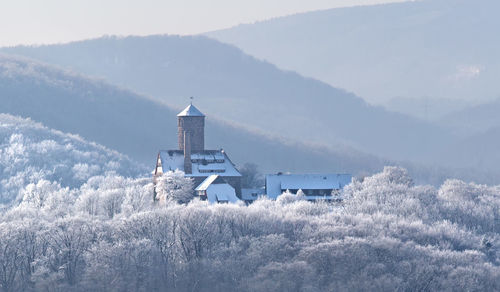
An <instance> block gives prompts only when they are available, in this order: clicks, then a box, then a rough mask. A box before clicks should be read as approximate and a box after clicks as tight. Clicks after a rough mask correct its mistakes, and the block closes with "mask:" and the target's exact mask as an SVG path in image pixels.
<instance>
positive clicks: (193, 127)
mask: <svg viewBox="0 0 500 292" xmlns="http://www.w3.org/2000/svg"><path fill="white" fill-rule="evenodd" d="M177 119H178V133H177V134H178V138H179V139H178V141H179V150H184V146H185V145H184V143H185V141H189V143H190V144H191V145H188V146H190V147H189V148H190V149H191V151H203V150H205V115H204V114H203V113H201V112H200V111H199V110H198V109H197V108H196V107H195V106H194V105H193V104H190V105H189V106H188V107H186V108H185V109H184V110H183V111H182V112H180V113H179V114H178V115H177ZM186 135H189V137H188V138H187V139H186V137H185V136H186Z"/></svg>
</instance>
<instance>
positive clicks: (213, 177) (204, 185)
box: [195, 174, 226, 191]
mask: <svg viewBox="0 0 500 292" xmlns="http://www.w3.org/2000/svg"><path fill="white" fill-rule="evenodd" d="M219 177H220V176H219V175H217V174H213V175H211V176H209V177H207V178H206V179H205V180H204V181H203V182H202V183H201V184H200V185H199V186H197V187H196V189H195V191H206V190H207V189H208V187H209V186H210V185H211V184H213V183H214V182H215V181H216V180H217V179H218V178H219ZM222 183H226V182H222Z"/></svg>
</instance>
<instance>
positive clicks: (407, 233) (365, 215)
mask: <svg viewBox="0 0 500 292" xmlns="http://www.w3.org/2000/svg"><path fill="white" fill-rule="evenodd" d="M190 183H191V182H190V181H189V179H185V178H183V176H182V175H179V173H167V174H166V175H165V178H164V180H163V183H162V187H161V188H159V190H158V191H159V193H160V196H161V197H162V200H161V201H160V202H158V203H155V204H153V203H152V196H151V194H152V188H153V186H152V184H151V183H150V180H149V179H127V178H124V177H121V176H118V175H100V176H95V177H91V178H90V179H89V180H88V181H87V182H86V183H84V184H83V185H82V186H81V187H79V188H64V187H61V186H60V185H59V184H58V183H54V182H50V181H47V180H40V181H39V182H37V183H36V184H35V183H32V184H29V185H27V186H26V187H25V188H23V189H22V190H21V193H22V200H21V202H20V203H19V204H18V205H16V206H12V207H11V208H9V209H8V210H5V211H4V212H3V213H2V214H1V218H0V222H2V223H0V238H1V239H0V287H1V288H2V289H3V290H4V291H21V290H24V291H26V290H50V291H68V290H74V291H79V290H82V291H83V290H85V291H88V290H92V291H127V290H134V291H138V290H139V291H156V290H164V291H346V290H365V291H367V290H374V291H379V290H383V291H388V290H397V291H421V290H424V291H428V290H434V291H435V290H443V291H495V290H499V289H500V267H499V255H500V254H499V248H498V247H499V245H500V241H499V235H498V232H499V231H500V225H499V224H498V220H499V218H500V215H499V214H500V213H499V207H500V197H499V195H498V193H499V188H498V187H487V186H482V185H475V184H466V183H464V182H461V181H458V180H449V181H446V182H445V183H444V184H443V185H442V186H441V187H439V188H434V187H431V186H415V185H414V184H413V182H412V179H411V178H410V177H409V176H408V174H407V172H406V171H405V170H404V169H401V168H397V167H387V168H385V169H384V171H383V172H381V173H379V174H376V175H374V176H371V177H366V178H364V179H363V180H357V181H354V182H353V183H352V184H350V185H349V186H347V187H346V189H345V193H344V195H345V197H346V198H347V199H346V200H345V201H344V202H343V203H341V204H336V205H331V204H327V203H311V202H308V201H305V200H303V199H302V198H301V197H300V196H295V195H291V194H284V195H282V196H281V197H279V199H278V200H276V201H271V200H268V199H265V198H261V199H259V200H257V201H256V202H255V203H253V204H251V205H249V206H245V205H237V204H221V205H210V204H208V203H206V202H201V201H199V200H197V199H194V200H192V201H191V202H189V203H184V204H180V203H178V201H179V198H180V197H182V193H183V189H185V188H184V186H185V185H186V184H187V185H189V184H190ZM179 196H180V197H179Z"/></svg>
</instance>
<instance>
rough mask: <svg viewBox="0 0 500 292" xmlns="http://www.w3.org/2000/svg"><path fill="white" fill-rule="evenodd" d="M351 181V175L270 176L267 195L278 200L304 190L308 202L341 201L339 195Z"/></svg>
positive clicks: (268, 176) (267, 177)
mask: <svg viewBox="0 0 500 292" xmlns="http://www.w3.org/2000/svg"><path fill="white" fill-rule="evenodd" d="M351 181H352V176H351V175H350V174H269V175H266V194H267V196H268V197H269V198H271V199H276V198H277V197H278V196H279V195H281V194H282V193H284V192H286V191H290V192H291V193H294V194H296V193H297V192H298V191H299V190H302V191H303V192H304V194H305V195H306V198H307V199H308V200H319V199H322V200H339V199H341V198H340V197H338V195H337V194H339V193H340V191H341V190H342V189H343V188H344V186H346V185H348V184H350V183H351Z"/></svg>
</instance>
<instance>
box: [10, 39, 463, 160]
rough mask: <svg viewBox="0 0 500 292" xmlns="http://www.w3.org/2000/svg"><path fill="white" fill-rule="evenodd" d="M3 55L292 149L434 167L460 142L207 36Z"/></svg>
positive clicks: (22, 50)
mask: <svg viewBox="0 0 500 292" xmlns="http://www.w3.org/2000/svg"><path fill="white" fill-rule="evenodd" d="M2 51H4V52H8V53H12V54H19V55H24V56H28V57H30V58H35V59H39V60H43V61H44V62H48V63H51V64H57V65H59V66H63V67H65V68H71V69H72V70H75V71H77V72H81V73H84V74H88V75H92V76H99V77H103V78H105V79H106V80H108V81H110V82H112V83H114V84H118V85H121V86H124V87H126V88H129V89H132V90H133V91H135V92H140V93H145V94H148V95H149V96H152V97H154V98H157V99H161V100H163V101H165V102H167V103H169V104H171V105H174V106H177V107H179V109H180V108H181V107H183V106H185V104H186V103H187V101H188V97H189V96H195V102H196V104H197V105H198V107H199V108H200V109H203V111H204V112H205V113H206V114H207V115H208V116H209V118H211V119H223V120H226V121H228V122H230V123H236V124H239V125H244V126H246V127H250V128H252V129H256V130H258V131H260V132H264V133H270V134H272V135H279V136H282V137H286V139H287V140H289V141H299V142H304V141H307V142H312V143H318V144H321V145H323V146H324V147H327V148H328V147H333V148H334V149H335V148H336V147H338V145H349V146H354V148H356V149H358V150H361V151H363V152H365V153H370V154H373V155H376V156H381V157H384V158H387V159H392V160H401V159H404V160H412V161H418V162H433V163H434V162H435V161H438V162H440V163H446V162H449V161H440V158H441V157H442V156H441V155H440V154H441V153H440V152H441V151H444V149H445V145H448V144H450V143H453V141H454V140H453V137H452V136H451V135H449V134H448V133H447V132H446V131H444V130H442V129H440V128H439V127H437V126H436V125H433V124H429V123H426V122H422V121H419V120H417V119H413V118H410V117H407V116H404V115H401V114H395V113H391V112H388V111H386V110H384V109H382V108H379V107H373V106H371V105H369V104H367V103H365V102H364V101H363V100H362V99H361V98H360V97H358V96H356V95H354V94H352V93H349V92H346V91H344V90H341V89H337V88H334V87H332V86H329V85H327V84H325V83H323V82H320V81H317V80H313V79H310V78H305V77H303V76H301V75H299V74H297V73H294V72H288V71H282V70H280V69H278V68H276V67H275V66H274V65H272V64H270V63H267V62H262V61H259V60H257V59H255V58H253V57H251V56H249V55H246V54H244V53H243V52H242V51H241V50H239V49H237V48H235V47H233V46H230V45H226V44H222V43H220V42H218V41H215V40H211V39H208V38H206V37H201V36H187V37H179V36H168V35H157V36H148V37H125V38H119V37H106V38H99V39H94V40H86V41H80V42H73V43H69V44H61V45H48V46H35V47H13V48H4V49H2ZM358 79H359V78H358V77H356V80H358Z"/></svg>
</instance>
